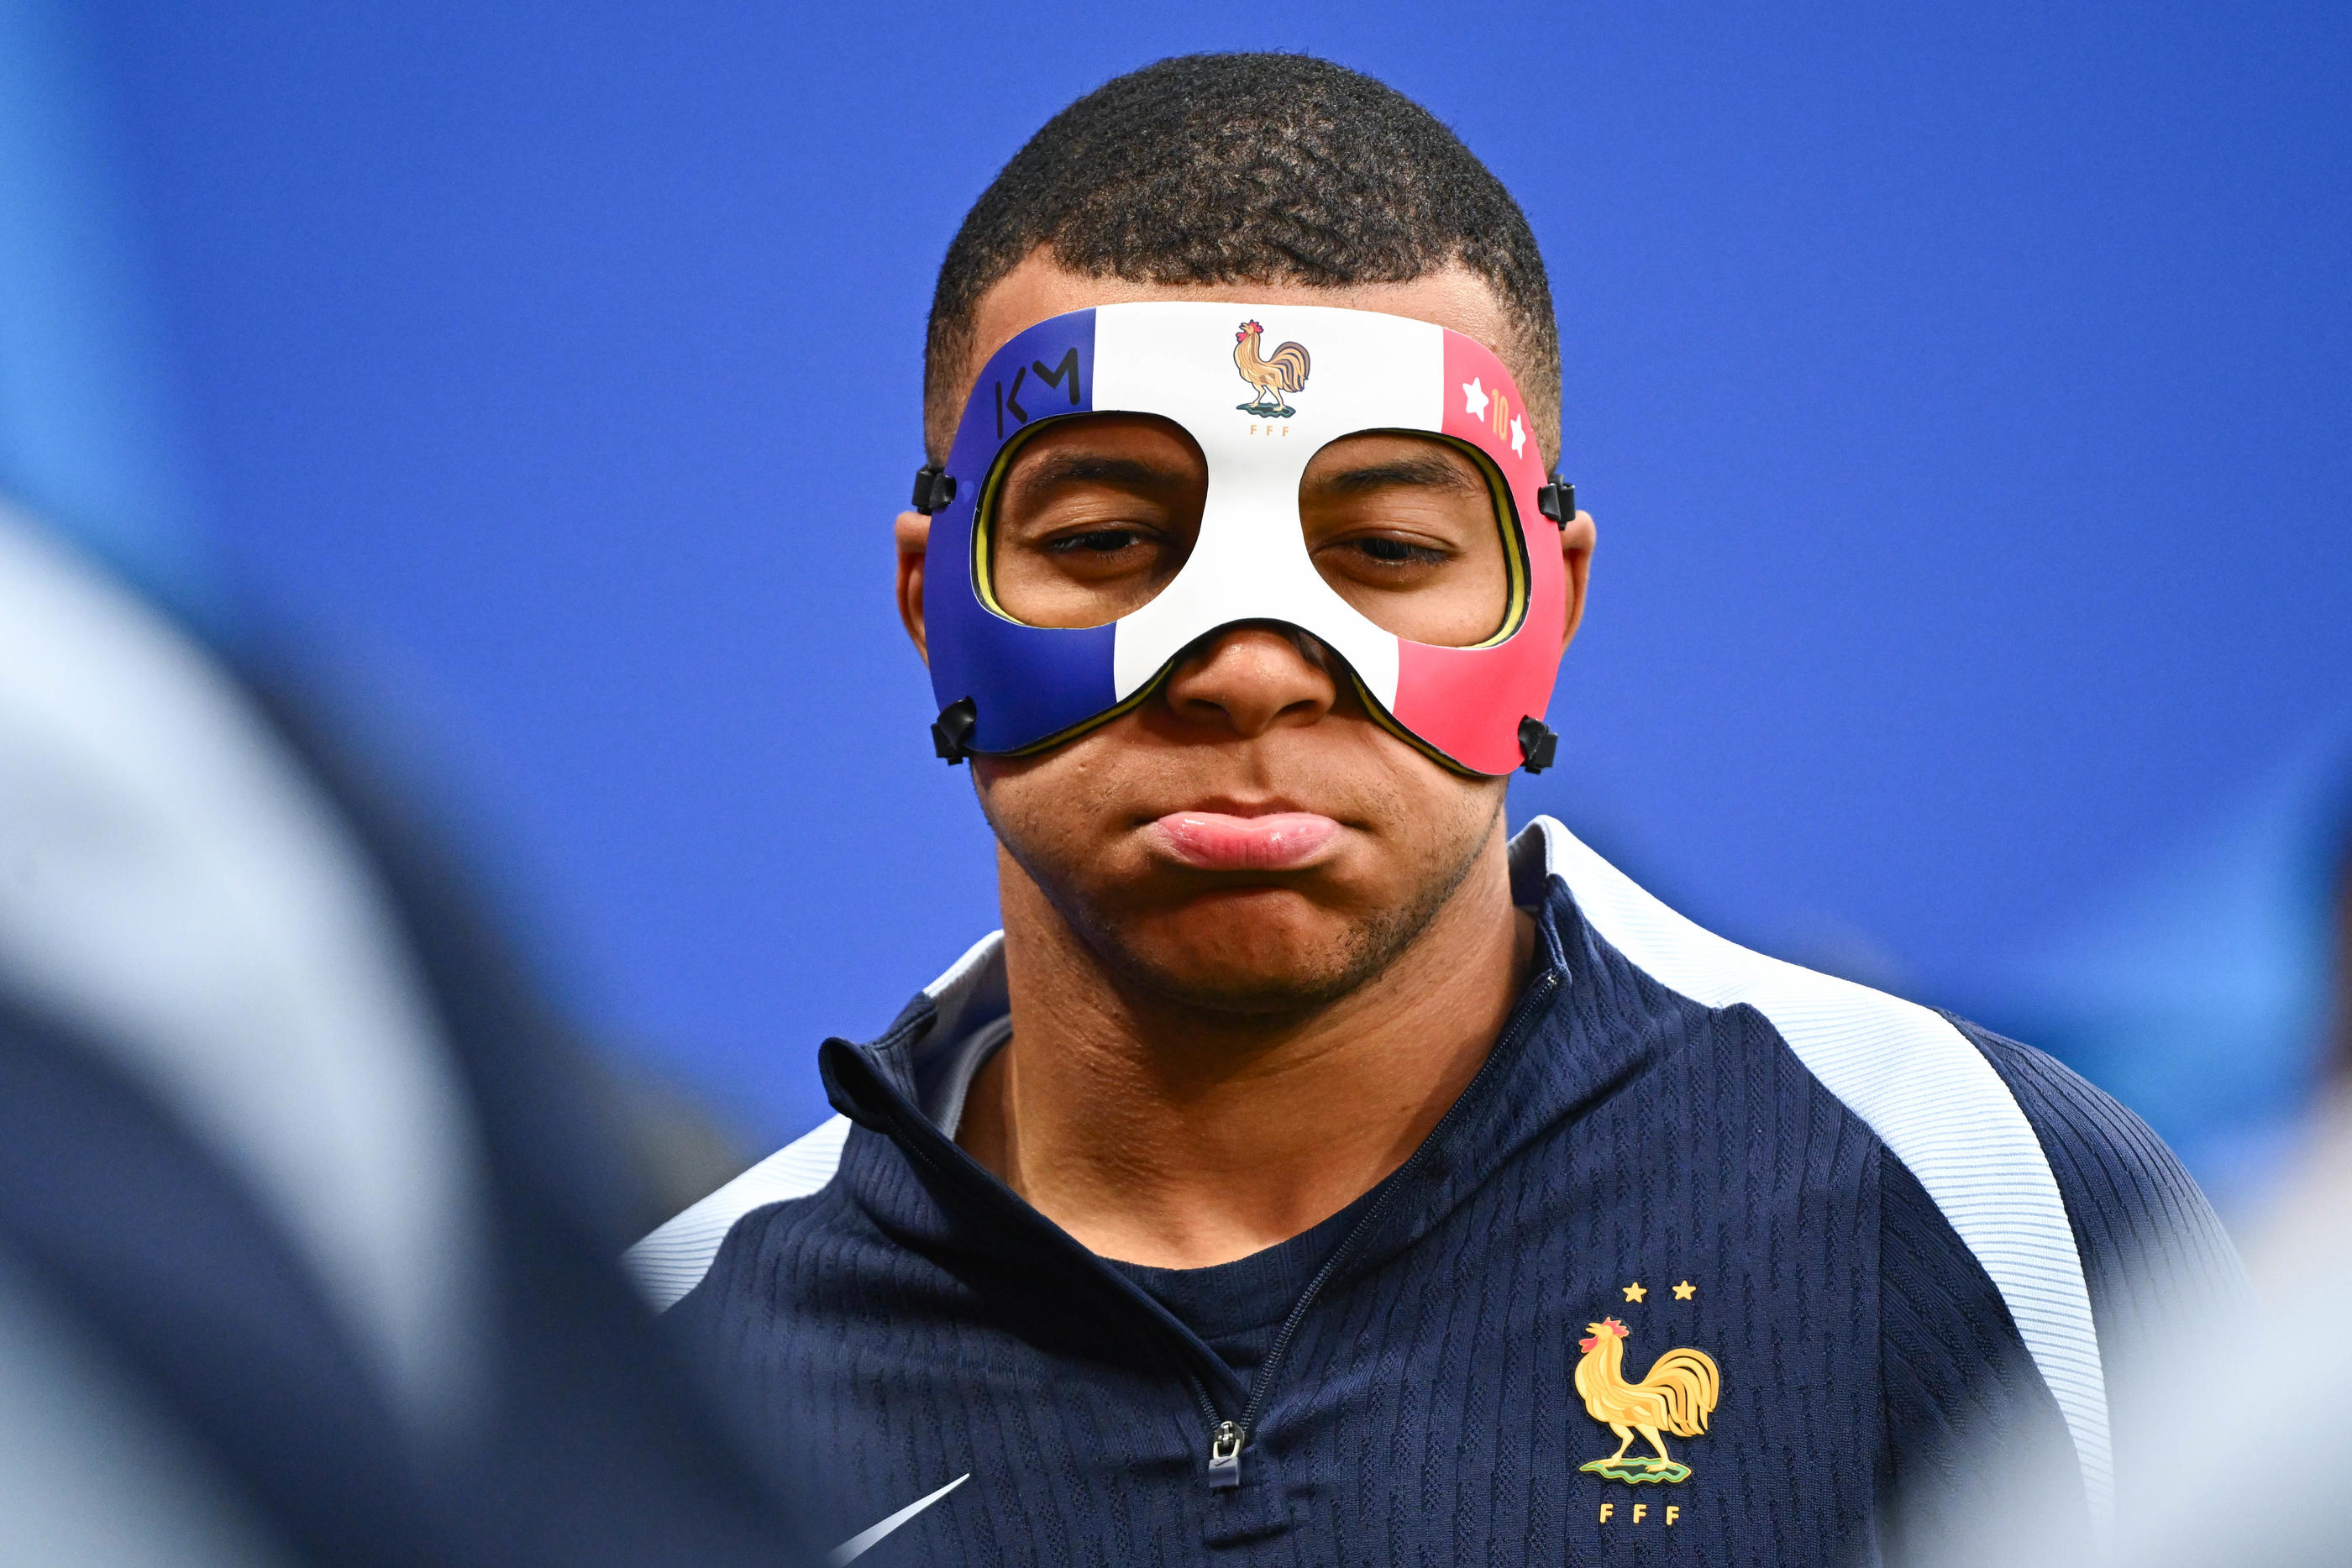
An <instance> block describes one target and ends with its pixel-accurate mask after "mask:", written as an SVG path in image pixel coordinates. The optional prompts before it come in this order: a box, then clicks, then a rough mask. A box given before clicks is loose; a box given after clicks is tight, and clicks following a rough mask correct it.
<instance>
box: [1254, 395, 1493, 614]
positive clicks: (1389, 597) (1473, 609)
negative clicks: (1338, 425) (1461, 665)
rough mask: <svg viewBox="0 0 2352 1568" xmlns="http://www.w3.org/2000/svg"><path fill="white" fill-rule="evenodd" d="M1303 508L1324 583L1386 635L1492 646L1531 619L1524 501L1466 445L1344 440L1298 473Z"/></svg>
mask: <svg viewBox="0 0 2352 1568" xmlns="http://www.w3.org/2000/svg"><path fill="white" fill-rule="evenodd" d="M1298 515H1299V523H1300V527H1301V528H1302V529H1303V530H1304V534H1305V539H1304V542H1305V545H1306V549H1307V555H1308V557H1309V559H1311V560H1313V562H1314V564H1315V569H1316V570H1317V572H1318V574H1319V575H1320V576H1321V577H1322V579H1323V580H1324V582H1325V583H1326V584H1327V585H1328V587H1330V588H1331V590H1332V591H1334V592H1336V593H1338V594H1339V596H1340V598H1342V599H1344V600H1346V601H1348V602H1349V604H1350V605H1351V606H1353V607H1354V609H1355V610H1356V611H1357V612H1358V613H1360V614H1361V615H1362V616H1363V617H1364V618H1365V619H1366V620H1368V621H1370V622H1372V623H1373V624H1374V625H1376V626H1378V627H1380V628H1381V630H1382V631H1384V632H1391V633H1393V634H1395V635H1396V636H1399V637H1402V638H1404V639H1406V640H1407V641H1409V642H1414V643H1427V644H1430V645H1433V646H1437V647H1451V648H1486V647H1492V646H1494V645H1495V644H1496V643H1502V642H1504V641H1506V640H1507V639H1508V638H1509V637H1510V636H1511V634H1512V633H1513V632H1517V630H1518V629H1519V626H1520V624H1521V623H1522V622H1524V621H1525V620H1526V618H1527V612H1528V559H1527V544H1526V538H1525V535H1524V534H1523V533H1522V531H1521V528H1520V524H1519V517H1518V508H1517V505H1516V504H1515V503H1514V501H1513V500H1512V497H1511V490H1510V485H1509V483H1508V481H1507V480H1506V479H1505V478H1504V477H1503V475H1502V471H1501V470H1500V469H1499V468H1498V467H1497V466H1496V464H1495V462H1494V460H1493V459H1492V458H1491V457H1489V456H1488V455H1486V453H1485V452H1483V451H1481V450H1479V449H1478V448H1477V447H1476V446H1475V445H1474V444H1471V443H1469V442H1467V441H1463V440H1460V439H1457V438H1455V437H1453V436H1448V435H1442V434H1436V433H1434V432H1431V431H1426V430H1398V429H1375V430H1360V431H1353V432H1350V433H1349V434H1346V435H1342V436H1339V437H1336V438H1335V439H1333V440H1332V441H1330V442H1328V443H1326V444H1324V445H1323V446H1322V447H1321V448H1320V449H1318V451H1317V453H1316V454H1315V455H1314V457H1313V458H1312V459H1311V460H1310V461H1309V463H1308V465H1307V469H1306V471H1305V472H1304V474H1302V475H1301V476H1300V480H1299V495H1298Z"/></svg>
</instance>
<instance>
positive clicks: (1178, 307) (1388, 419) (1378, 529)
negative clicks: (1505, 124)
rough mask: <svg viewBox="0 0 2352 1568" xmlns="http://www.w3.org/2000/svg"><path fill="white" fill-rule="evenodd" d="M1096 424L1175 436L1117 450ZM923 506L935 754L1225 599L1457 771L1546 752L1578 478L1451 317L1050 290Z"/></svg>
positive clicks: (1105, 685) (1083, 685) (1007, 724)
mask: <svg viewBox="0 0 2352 1568" xmlns="http://www.w3.org/2000/svg"><path fill="white" fill-rule="evenodd" d="M1113 425H1117V426H1120V427H1123V428H1124V430H1125V431H1126V432H1128V433H1129V434H1130V435H1132V434H1133V433H1135V432H1137V431H1138V430H1143V431H1146V432H1147V433H1148V434H1147V438H1146V439H1145V441H1144V444H1145V445H1146V446H1147V447H1150V448H1152V449H1153V450H1156V451H1158V452H1159V453H1160V454H1161V455H1163V456H1165V455H1169V454H1174V459H1173V460H1172V461H1171V462H1162V463H1160V465H1159V466H1158V467H1157V468H1156V469H1151V473H1150V475H1147V476H1146V477H1145V479H1143V480H1142V481H1139V482H1134V481H1131V478H1130V477H1123V476H1131V474H1132V472H1133V471H1135V470H1136V468H1137V465H1132V464H1121V463H1119V462H1105V461H1102V460H1101V451H1102V449H1103V443H1102V439H1101V438H1102V437H1104V436H1105V435H1106V434H1108V431H1109V429H1110V427H1111V426H1113ZM1171 427H1172V428H1171ZM1351 437H1353V438H1359V439H1355V440H1350V439H1349V438H1351ZM1335 443H1342V444H1340V445H1336V446H1335V445H1334V444H1335ZM1111 445H1112V446H1114V447H1115V446H1116V445H1117V443H1115V442H1114V443H1112V444H1111ZM1130 445H1131V443H1130ZM1327 449H1328V451H1327ZM1090 454H1091V455H1090ZM1318 455H1320V457H1321V460H1320V461H1319V462H1318ZM1142 466H1143V467H1144V468H1151V465H1150V464H1145V465H1142ZM1441 491H1442V492H1444V494H1443V495H1442V496H1441V495H1440V494H1439V492H1441ZM1383 497H1385V499H1384V498H1383ZM916 505H917V506H918V507H920V508H921V509H923V510H926V511H930V512H932V513H933V514H934V515H933V519H932V524H931V533H930V543H929V553H928V556H927V558H926V572H925V594H924V601H925V602H924V614H925V622H926V631H927V636H928V642H929V659H930V672H931V686H932V690H933V692H934V694H935V695H937V697H938V699H939V703H940V710H941V711H940V723H939V725H938V726H937V727H936V734H937V737H938V740H939V747H940V753H941V755H942V756H945V757H947V758H949V759H950V760H961V758H962V757H963V756H965V755H969V754H973V753H978V754H983V755H990V756H1011V755H1021V754H1025V753H1031V752H1036V751H1042V750H1044V749H1045V748H1047V747H1053V746H1057V745H1060V744H1062V743H1064V742H1066V741H1068V740H1071V739H1074V738H1076V737H1077V736H1080V735H1082V734H1085V733H1086V732H1087V731H1088V730H1090V729H1092V728H1094V727H1097V726H1098V725H1101V724H1103V723H1106V722H1108V721H1109V720H1110V719H1113V718H1115V717H1117V716H1119V715H1121V714H1123V713H1126V712H1128V711H1129V710H1130V709H1132V708H1134V707H1135V706H1138V705H1139V704H1140V703H1142V702H1145V701H1147V700H1149V699H1150V696H1151V695H1152V694H1153V693H1154V691H1155V690H1156V689H1157V688H1158V687H1159V685H1160V683H1161V682H1162V681H1163V680H1165V679H1166V678H1167V676H1168V675H1169V674H1170V673H1171V671H1172V670H1174V669H1175V668H1176V667H1177V665H1178V664H1179V663H1180V662H1181V659H1182V658H1183V657H1184V655H1185V654H1186V653H1188V652H1190V651H1192V650H1194V649H1196V648H1197V647H1199V646H1200V645H1202V643H1203V642H1204V640H1206V639H1210V638H1212V637H1213V636H1215V635H1216V634H1217V633H1219V632H1223V631H1225V630H1227V629H1230V628H1233V627H1235V626H1237V625H1243V624H1259V625H1268V626H1272V627H1275V628H1277V629H1280V630H1282V631H1285V632H1289V633H1293V634H1297V633H1304V634H1305V635H1306V636H1307V637H1309V638H1312V639H1313V640H1314V641H1315V642H1316V643H1320V644H1321V645H1322V648H1323V649H1327V650H1328V652H1329V653H1330V654H1331V655H1333V656H1334V657H1335V658H1336V659H1337V661H1338V662H1339V664H1344V666H1345V671H1344V673H1341V672H1339V671H1336V670H1335V672H1334V673H1335V674H1336V675H1338V676H1339V678H1340V679H1342V680H1347V681H1352V683H1353V685H1355V687H1356V689H1357V691H1358V693H1359V694H1360V696H1361V699H1362V701H1363V704H1364V706H1365V709H1366V711H1367V712H1369V713H1370V715H1371V716H1372V717H1373V718H1374V720H1375V721H1377V722H1379V723H1381V724H1382V725H1384V726H1386V727H1389V728H1391V730H1393V731H1395V732H1397V733H1400V734H1402V736H1404V737H1407V738H1408V739H1410V740H1411V741H1412V742H1413V743H1414V744H1416V745H1418V746H1419V747H1422V748H1423V749H1424V750H1426V751H1429V752H1431V753H1433V754H1434V755H1435V756H1436V757H1437V758H1440V759H1441V760H1443V761H1444V762H1446V763H1447V764H1449V765H1451V766H1453V767H1454V768H1458V769H1460V770H1463V771H1465V772H1469V773H1475V774H1487V775H1500V774H1505V773H1508V772H1510V771H1512V770H1513V769H1515V768H1519V767H1521V766H1522V765H1525V766H1528V767H1530V768H1540V767H1541V766H1543V765H1544V764H1546V763H1548V762H1549V760H1550V759H1551V758H1550V752H1551V744H1552V742H1551V736H1550V732H1549V730H1547V729H1546V728H1544V727H1543V725H1542V722H1541V721H1542V716H1543V713H1544V709H1545V706H1546V705H1547V703H1548V702H1549V699H1550V696H1551V689H1552V682H1553V678H1554V675H1555V674H1556V673H1557V670H1558V666H1559V653H1560V642H1561V635H1562V631H1563V626H1564V616H1565V614H1566V603H1567V601H1566V594H1565V591H1564V571H1565V569H1564V566H1563V563H1562V560H1561V556H1560V549H1559V535H1558V531H1557V529H1558V527H1559V523H1560V521H1561V520H1562V519H1564V518H1565V517H1568V516H1569V515H1570V513H1572V511H1573V510H1574V501H1573V492H1572V491H1571V490H1570V489H1569V488H1568V487H1567V486H1562V485H1560V484H1559V482H1558V481H1557V480H1556V479H1553V478H1551V477H1549V476H1547V475H1546V473H1545V470H1544V463H1543V458H1542V455H1541V454H1540V452H1539V450H1538V442H1537V439H1536V435H1535V433H1534V431H1533V430H1532V429H1531V428H1529V426H1528V418H1527V412H1526V402H1525V400H1524V399H1522V398H1521V396H1520V394H1519V391H1518V388H1517V386H1516V385H1515V384H1514V383H1513V382H1512V380H1511V376H1510V373H1509V372H1508V371H1506V370H1505V369H1504V368H1503V365H1502V362H1501V361H1499V360H1497V359H1496V357H1495V355H1494V354H1493V352H1491V351H1490V350H1487V349H1486V347H1485V346H1484V345H1482V344H1480V343H1478V342H1476V341H1475V340H1472V339H1469V338H1466V337H1464V336H1463V335H1461V334H1460V333H1458V332H1454V331H1450V330H1448V329H1444V328H1443V327H1438V326H1435V325H1433V324H1431V323H1429V322H1425V321H1415V320H1409V319H1405V318H1402V317H1397V316H1388V315H1382V314H1380V313H1377V312H1373V311H1368V310H1345V309H1335V308H1327V307H1314V306H1276V305H1262V306H1243V305H1233V304H1192V303H1182V304H1173V303H1155V304H1138V305H1106V306H1100V307H1097V308H1093V309H1089V310H1077V311H1073V312H1071V313H1069V314H1067V315H1064V316H1056V317H1053V318H1051V319H1047V320H1045V321H1040V322H1038V323H1037V324H1036V325H1035V326H1033V327H1031V328H1029V329H1027V330H1025V331H1024V332H1022V333H1020V334H1019V335H1018V336H1016V337H1014V338H1013V340H1011V341H1010V342H1008V343H1006V344H1005V345H1004V346H1003V348H1001V349H999V350H997V351H996V352H995V353H994V354H993V355H992V356H991V357H990V359H989V361H988V363H987V364H986V365H985V366H984V367H983V368H982V371H981V372H980V375H979V378H978V380H977V381H976V382H974V383H973V388H972V392H971V397H970V399H969V400H968V401H967V402H966V403H965V406H964V410H963V416H962V420H961V423H960V424H959V426H958V428H957V431H956V436H955V442H954V445H953V446H952V448H951V449H950V454H949V457H948V462H947V465H946V468H945V471H944V474H942V473H941V472H940V470H937V469H928V468H927V469H926V470H925V471H924V472H923V474H922V475H921V476H919V478H918V481H917V496H916ZM1130 512H1132V513H1133V514H1134V516H1133V517H1129V513H1130ZM1391 513H1393V514H1394V515H1393V516H1391V515H1390V514H1391Z"/></svg>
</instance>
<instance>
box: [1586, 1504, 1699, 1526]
mask: <svg viewBox="0 0 2352 1568" xmlns="http://www.w3.org/2000/svg"><path fill="white" fill-rule="evenodd" d="M1627 1511H1630V1512H1631V1516H1632V1521H1633V1523H1635V1524H1640V1523H1642V1522H1643V1521H1644V1520H1647V1519H1649V1517H1650V1516H1651V1515H1652V1514H1654V1513H1661V1514H1664V1515H1665V1522H1666V1524H1667V1525H1672V1524H1673V1523H1674V1522H1675V1521H1676V1520H1678V1519H1680V1518H1682V1516H1683V1507H1682V1504H1680V1503H1678V1502H1670V1503H1666V1504H1664V1506H1660V1505H1659V1504H1656V1503H1648V1502H1636V1503H1628V1504H1624V1505H1622V1506H1621V1505H1620V1504H1617V1503H1613V1502H1604V1503H1602V1504H1601V1523H1603V1524H1607V1523H1609V1522H1610V1521H1612V1520H1614V1519H1616V1518H1617V1517H1618V1516H1619V1515H1620V1514H1621V1513H1625V1512H1627Z"/></svg>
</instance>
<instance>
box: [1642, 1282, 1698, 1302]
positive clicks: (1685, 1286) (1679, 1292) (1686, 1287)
mask: <svg viewBox="0 0 2352 1568" xmlns="http://www.w3.org/2000/svg"><path fill="white" fill-rule="evenodd" d="M1649 1293H1650V1287H1649V1286H1647V1285H1644V1284H1643V1283H1642V1281H1639V1280H1636V1281H1633V1283H1632V1284H1630V1285H1628V1286H1626V1287H1625V1299H1626V1300H1627V1301H1640V1300H1641V1299H1642V1298H1643V1297H1644V1296H1646V1295H1648V1294H1649ZM1697 1294H1698V1287H1697V1286H1696V1285H1694V1284H1692V1283H1691V1282H1690V1281H1688V1280H1685V1281H1683V1282H1682V1283H1681V1284H1679V1285H1676V1286H1675V1300H1676V1301H1689V1300H1690V1299H1691V1298H1692V1297H1693V1296H1696V1295H1697Z"/></svg>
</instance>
